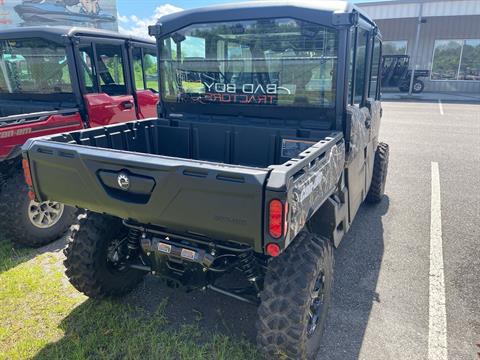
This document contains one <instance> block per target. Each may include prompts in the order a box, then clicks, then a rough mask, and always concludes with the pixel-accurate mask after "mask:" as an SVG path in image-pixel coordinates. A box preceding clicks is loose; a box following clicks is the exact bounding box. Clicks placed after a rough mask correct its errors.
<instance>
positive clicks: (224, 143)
mask: <svg viewBox="0 0 480 360" xmlns="http://www.w3.org/2000/svg"><path fill="white" fill-rule="evenodd" d="M24 151H25V154H24V156H26V157H28V159H29V162H30V168H31V171H32V177H33V187H34V189H35V192H36V194H37V196H38V197H39V198H40V199H39V200H46V199H49V200H55V201H60V202H63V203H66V204H68V205H72V206H77V207H81V208H87V209H90V210H92V211H96V212H105V213H108V214H111V215H115V216H118V217H121V218H123V219H129V220H130V221H136V222H138V223H141V224H146V225H155V226H157V227H161V228H163V229H165V230H166V231H167V230H168V231H169V232H173V233H176V234H183V235H185V234H190V235H194V236H201V237H206V238H211V239H215V240H222V241H231V242H237V243H241V244H247V245H250V246H252V247H254V248H255V249H257V250H260V249H261V248H262V243H263V240H264V236H266V235H265V221H264V213H265V203H266V201H269V199H270V198H275V197H280V198H285V199H286V198H288V201H289V204H290V206H291V214H292V219H291V222H290V226H291V227H293V228H292V232H291V234H290V236H289V237H293V236H294V235H295V231H296V230H295V229H296V228H300V225H302V226H303V224H301V223H302V222H304V221H306V220H307V218H308V216H310V215H311V213H313V212H314V211H315V210H316V208H318V207H319V206H320V205H321V203H323V201H325V199H326V198H327V197H328V196H329V195H330V194H331V193H332V192H333V190H334V188H335V186H336V184H337V182H338V179H339V177H340V175H341V172H342V171H343V163H344V156H345V154H344V153H345V149H344V142H343V137H342V133H340V132H332V131H322V130H297V129H293V128H292V129H289V128H287V127H283V126H282V127H280V126H279V127H278V128H276V127H272V126H271V124H261V125H259V126H258V125H257V126H253V125H249V126H243V125H238V124H235V123H231V124H229V123H225V122H222V123H215V122H208V121H186V120H167V119H156V120H144V121H136V122H130V123H125V124H120V125H112V126H109V127H104V128H96V129H88V130H81V131H76V132H72V133H68V134H61V135H55V136H51V137H48V138H39V139H33V140H30V141H28V142H27V144H26V145H25V146H24ZM121 178H122V179H123V180H122V179H121ZM125 178H126V179H127V180H125ZM122 181H123V185H124V188H123V189H122V187H121V184H120V183H121V182H122ZM125 181H126V182H128V184H125ZM296 210H298V211H297V212H296ZM300 210H301V211H300Z"/></svg>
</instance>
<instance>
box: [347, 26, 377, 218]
mask: <svg viewBox="0 0 480 360" xmlns="http://www.w3.org/2000/svg"><path fill="white" fill-rule="evenodd" d="M363 25H364V26H362V23H360V25H359V26H357V27H355V28H353V29H352V32H351V39H350V43H351V51H350V71H349V94H348V95H349V96H348V103H347V114H348V122H347V136H346V137H347V144H348V157H347V163H348V177H347V178H348V191H349V202H350V206H349V209H350V221H352V220H353V218H354V217H355V214H356V212H357V210H358V208H359V207H360V205H361V203H362V202H363V200H364V199H365V197H366V195H367V192H368V189H369V187H370V182H371V173H372V169H373V158H374V152H375V149H374V143H373V141H372V139H371V131H370V129H371V126H372V113H373V112H378V111H379V109H377V105H378V106H379V103H378V104H377V103H374V102H372V101H371V99H369V89H370V76H371V64H372V53H373V41H374V32H373V31H372V29H371V27H370V26H369V25H368V24H363ZM377 74H378V70H377ZM375 86H376V85H375ZM372 105H374V107H372ZM375 116H376V114H375Z"/></svg>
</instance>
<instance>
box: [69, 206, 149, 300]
mask: <svg viewBox="0 0 480 360" xmlns="http://www.w3.org/2000/svg"><path fill="white" fill-rule="evenodd" d="M127 236H128V229H127V228H126V227H125V226H124V225H123V224H122V220H121V219H119V218H115V217H112V216H108V215H101V214H96V213H91V212H90V213H88V214H87V217H86V218H83V219H81V220H80V222H79V226H78V230H73V231H72V234H71V236H70V238H69V241H68V246H67V248H66V249H65V256H66V259H65V261H64V265H65V269H66V270H65V274H66V275H67V277H68V279H69V281H70V283H71V284H72V285H73V286H74V287H75V288H76V289H77V290H78V291H81V292H82V293H84V294H85V295H87V296H88V297H91V298H97V299H99V298H104V297H114V296H120V295H123V294H126V293H128V292H130V291H131V290H133V289H134V288H135V286H136V285H137V284H138V283H139V282H140V281H142V279H143V277H144V275H145V272H143V271H140V270H136V269H132V268H131V267H129V266H128V264H126V261H125V260H126V259H127V258H128V254H129V253H128V251H129V250H128V246H127V241H128V239H127Z"/></svg>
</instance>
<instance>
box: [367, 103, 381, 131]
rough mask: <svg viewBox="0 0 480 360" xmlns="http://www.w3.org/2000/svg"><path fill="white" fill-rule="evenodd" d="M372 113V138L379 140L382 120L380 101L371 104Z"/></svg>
mask: <svg viewBox="0 0 480 360" xmlns="http://www.w3.org/2000/svg"><path fill="white" fill-rule="evenodd" d="M370 112H371V114H372V122H371V126H370V138H371V139H375V138H376V139H377V140H378V133H379V132H380V119H381V112H382V103H381V102H380V101H372V102H371V103H370Z"/></svg>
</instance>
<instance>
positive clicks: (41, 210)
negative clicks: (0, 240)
mask: <svg viewBox="0 0 480 360" xmlns="http://www.w3.org/2000/svg"><path fill="white" fill-rule="evenodd" d="M0 214H1V217H0V229H2V230H3V232H4V233H5V234H6V236H7V237H9V238H11V239H12V240H13V241H14V242H16V243H18V244H21V245H25V246H32V247H38V246H43V245H46V244H48V243H50V242H52V241H54V240H56V239H58V238H59V237H60V236H62V235H63V234H64V233H65V232H66V230H67V229H68V228H69V227H70V225H71V224H72V223H73V221H74V220H75V217H76V214H77V210H76V209H75V208H72V207H69V206H66V205H63V204H61V203H58V202H54V201H45V202H42V203H38V202H36V201H33V200H30V198H29V197H28V186H27V185H26V184H25V180H24V178H23V173H22V171H21V170H17V171H15V172H14V173H13V174H12V176H11V177H9V178H8V179H6V180H5V183H4V186H3V187H2V189H1V191H0Z"/></svg>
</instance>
